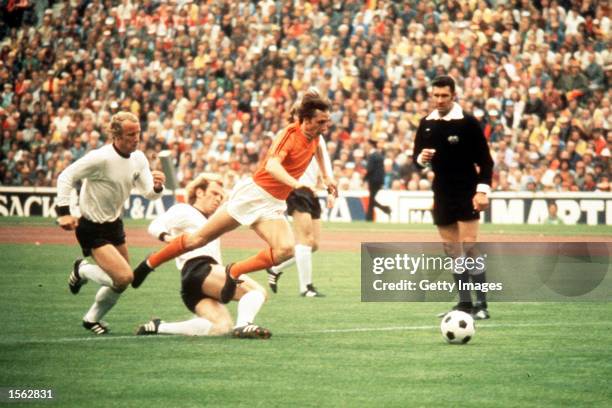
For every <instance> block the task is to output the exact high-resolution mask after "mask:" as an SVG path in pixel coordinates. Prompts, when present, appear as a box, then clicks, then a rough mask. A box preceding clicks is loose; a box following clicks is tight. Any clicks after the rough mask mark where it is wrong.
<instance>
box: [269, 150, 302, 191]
mask: <svg viewBox="0 0 612 408" xmlns="http://www.w3.org/2000/svg"><path fill="white" fill-rule="evenodd" d="M286 156H287V153H286V152H280V153H279V154H278V155H276V156H271V157H269V158H268V161H267V162H266V171H267V172H268V173H269V174H270V175H271V176H272V177H274V179H276V180H277V181H279V182H281V183H283V184H286V185H288V186H289V187H291V188H292V189H296V188H299V187H302V184H301V183H300V182H299V181H298V180H296V179H295V177H293V176H292V175H291V174H289V173H288V172H287V170H285V168H284V167H283V165H282V164H281V162H282V160H283V159H284V158H285V157H286Z"/></svg>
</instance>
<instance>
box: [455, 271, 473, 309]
mask: <svg viewBox="0 0 612 408" xmlns="http://www.w3.org/2000/svg"><path fill="white" fill-rule="evenodd" d="M453 278H454V279H455V283H456V284H457V292H459V306H468V307H472V295H471V294H470V291H469V290H468V289H462V287H463V286H465V284H466V283H469V282H470V278H469V273H468V272H467V271H466V272H463V273H453Z"/></svg>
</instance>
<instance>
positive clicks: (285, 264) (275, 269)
mask: <svg viewBox="0 0 612 408" xmlns="http://www.w3.org/2000/svg"><path fill="white" fill-rule="evenodd" d="M294 262H295V258H289V259H287V260H286V261H285V262H283V263H281V264H280V265H276V266H273V267H272V268H270V269H272V272H274V273H279V272H280V271H283V270H285V269H286V268H288V267H290V266H291V265H293V263H294Z"/></svg>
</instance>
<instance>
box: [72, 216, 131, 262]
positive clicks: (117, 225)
mask: <svg viewBox="0 0 612 408" xmlns="http://www.w3.org/2000/svg"><path fill="white" fill-rule="evenodd" d="M75 232H76V238H77V240H78V241H79V245H80V246H81V249H82V250H83V255H85V256H90V255H91V250H92V249H95V248H100V247H101V246H104V245H108V244H111V245H114V246H118V245H123V244H125V231H124V230H123V221H122V220H121V218H117V219H116V220H115V221H112V222H103V223H101V224H98V223H97V222H93V221H90V220H88V219H87V218H85V217H81V218H79V225H78V226H77V227H76V230H75Z"/></svg>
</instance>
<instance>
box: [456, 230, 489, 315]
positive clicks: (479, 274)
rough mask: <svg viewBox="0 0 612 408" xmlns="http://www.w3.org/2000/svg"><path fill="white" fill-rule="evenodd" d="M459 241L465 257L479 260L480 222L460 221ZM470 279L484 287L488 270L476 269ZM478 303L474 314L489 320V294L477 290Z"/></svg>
mask: <svg viewBox="0 0 612 408" xmlns="http://www.w3.org/2000/svg"><path fill="white" fill-rule="evenodd" d="M458 226H459V239H460V240H461V242H463V247H464V251H465V256H467V257H470V258H473V259H475V258H477V257H478V256H480V252H479V250H478V245H476V242H477V239H478V230H479V228H480V223H479V220H470V221H459V222H458ZM469 277H470V279H471V281H472V283H475V284H478V286H482V285H483V284H484V283H486V282H487V277H486V268H474V269H471V270H470V271H469ZM475 292H476V303H475V304H474V309H473V314H474V318H476V319H479V320H481V319H489V318H490V314H489V311H488V305H487V293H486V292H483V291H482V290H476V291H475Z"/></svg>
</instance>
